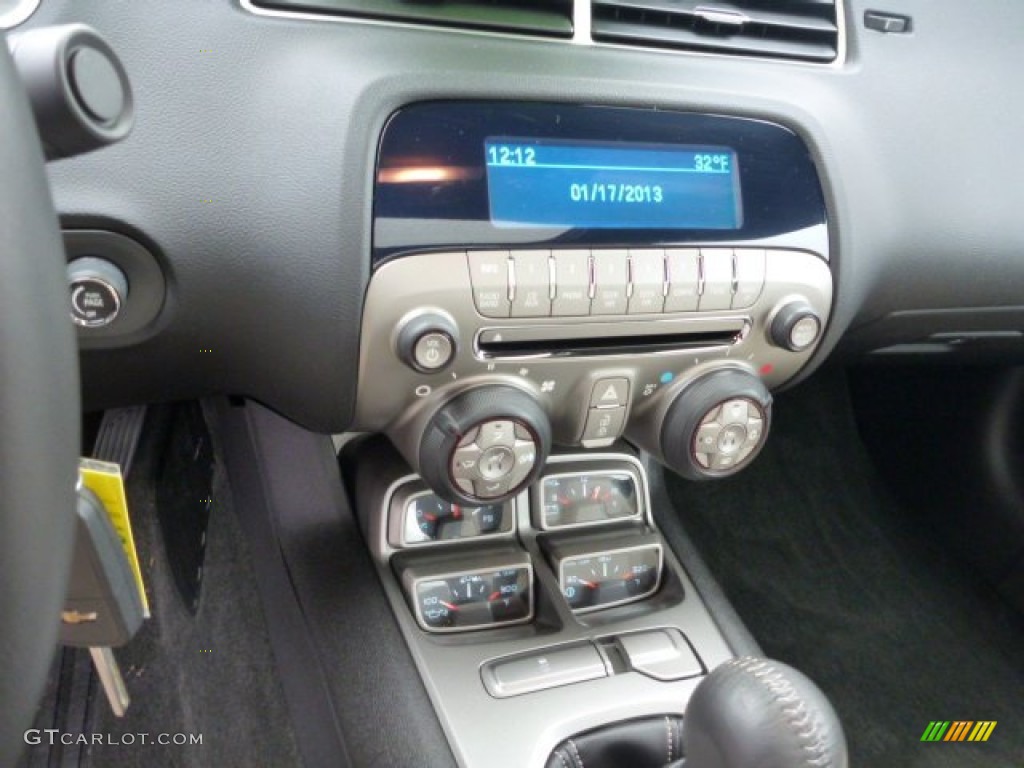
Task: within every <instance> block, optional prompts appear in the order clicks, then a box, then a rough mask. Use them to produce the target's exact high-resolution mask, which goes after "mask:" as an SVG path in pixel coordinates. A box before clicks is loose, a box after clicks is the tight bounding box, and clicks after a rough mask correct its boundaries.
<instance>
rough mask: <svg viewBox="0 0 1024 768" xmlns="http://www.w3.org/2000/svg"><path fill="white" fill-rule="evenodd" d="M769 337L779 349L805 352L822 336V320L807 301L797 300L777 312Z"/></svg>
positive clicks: (769, 329) (784, 305) (786, 304)
mask: <svg viewBox="0 0 1024 768" xmlns="http://www.w3.org/2000/svg"><path fill="white" fill-rule="evenodd" d="M768 335H769V337H770V338H771V341H772V343H773V344H774V345H775V346H777V347H782V349H788V350H789V351H790V352H803V351H804V350H805V349H808V348H809V347H811V346H812V345H813V344H814V342H816V341H817V340H818V337H819V336H821V318H820V317H819V316H818V313H817V312H815V311H814V308H813V307H812V306H811V305H810V304H808V303H807V302H806V301H804V300H802V299H795V300H792V301H789V302H787V303H785V304H783V305H782V306H781V307H779V308H778V309H777V310H776V311H775V317H774V318H772V323H771V326H770V327H769V328H768Z"/></svg>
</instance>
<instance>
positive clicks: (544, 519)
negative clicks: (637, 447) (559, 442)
mask: <svg viewBox="0 0 1024 768" xmlns="http://www.w3.org/2000/svg"><path fill="white" fill-rule="evenodd" d="M538 486H539V490H538V491H535V496H534V500H535V507H534V508H535V512H534V522H535V525H536V526H537V527H538V528H540V529H541V530H545V531H549V530H553V529H556V528H570V527H575V526H585V525H598V524H602V523H614V522H619V521H623V520H635V519H638V518H640V517H641V516H642V514H643V498H644V494H643V493H642V491H641V488H642V486H641V484H640V479H639V477H638V475H637V473H636V472H635V471H634V470H633V469H632V468H629V469H627V468H625V467H623V468H622V469H618V468H616V469H588V470H583V471H576V472H560V473H553V474H549V475H546V476H544V477H543V478H542V479H541V482H540V483H539V484H538Z"/></svg>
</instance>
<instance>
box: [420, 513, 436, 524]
mask: <svg viewBox="0 0 1024 768" xmlns="http://www.w3.org/2000/svg"><path fill="white" fill-rule="evenodd" d="M423 517H424V518H425V519H426V520H427V521H428V522H431V523H436V522H437V515H432V514H431V513H430V512H427V513H426V514H425V515H423Z"/></svg>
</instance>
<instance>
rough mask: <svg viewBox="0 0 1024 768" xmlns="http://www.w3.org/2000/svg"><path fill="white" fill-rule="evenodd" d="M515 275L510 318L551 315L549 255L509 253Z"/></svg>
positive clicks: (546, 252)
mask: <svg viewBox="0 0 1024 768" xmlns="http://www.w3.org/2000/svg"><path fill="white" fill-rule="evenodd" d="M510 255H511V258H512V267H513V270H512V274H514V275H515V285H514V294H513V298H512V317H547V316H548V315H550V314H551V280H550V264H549V261H550V255H549V252H548V251H511V252H510Z"/></svg>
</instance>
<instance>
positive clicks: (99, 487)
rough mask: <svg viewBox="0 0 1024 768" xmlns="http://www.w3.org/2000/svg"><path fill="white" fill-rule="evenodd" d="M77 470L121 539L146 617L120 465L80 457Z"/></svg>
mask: <svg viewBox="0 0 1024 768" xmlns="http://www.w3.org/2000/svg"><path fill="white" fill-rule="evenodd" d="M78 472H79V474H80V475H81V477H82V485H84V486H85V487H86V488H88V489H89V490H90V491H92V492H93V493H95V494H96V498H98V499H99V500H100V503H101V504H103V508H104V509H105V510H106V511H107V515H109V516H110V522H111V523H112V524H113V526H114V530H115V531H117V535H118V538H120V539H121V546H122V547H124V554H125V556H126V557H127V558H128V563H129V565H130V566H131V569H132V574H133V575H134V576H135V586H137V587H138V588H139V596H140V597H141V598H142V613H143V615H144V616H145V617H146V618H147V619H148V618H149V616H150V614H149V600H147V599H146V587H145V585H144V584H143V583H142V568H141V567H140V565H139V553H138V552H137V551H136V549H135V537H134V536H133V535H132V521H131V519H129V517H128V499H127V497H126V496H125V492H124V480H123V479H122V478H121V467H120V465H118V464H115V463H113V462H109V461H97V460H96V459H79V461H78Z"/></svg>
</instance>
